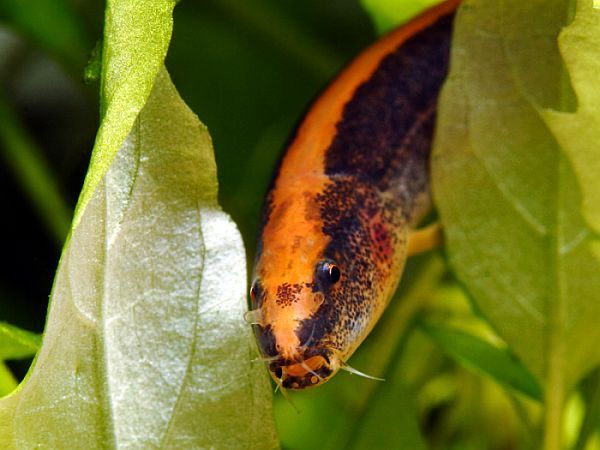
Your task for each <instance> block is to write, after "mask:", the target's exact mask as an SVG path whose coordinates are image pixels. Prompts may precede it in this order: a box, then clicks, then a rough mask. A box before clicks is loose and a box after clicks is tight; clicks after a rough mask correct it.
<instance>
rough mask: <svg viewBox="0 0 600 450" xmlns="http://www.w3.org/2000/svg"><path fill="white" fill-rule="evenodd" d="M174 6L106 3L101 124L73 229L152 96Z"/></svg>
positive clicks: (160, 0)
mask: <svg viewBox="0 0 600 450" xmlns="http://www.w3.org/2000/svg"><path fill="white" fill-rule="evenodd" d="M174 7H175V0H136V1H130V0H108V1H107V4H106V14H105V20H104V38H103V48H102V74H101V77H100V97H101V98H100V105H101V111H100V112H101V114H100V115H101V122H100V128H99V129H98V134H97V135H96V142H95V143H94V149H93V151H92V160H91V163H90V169H89V170H88V173H87V176H86V178H85V182H84V186H83V190H82V191H81V196H80V199H79V202H78V203H77V208H76V210H75V217H74V219H73V227H74V228H75V227H77V226H78V224H79V221H80V220H81V216H82V214H83V211H84V210H85V208H86V206H87V204H88V202H89V201H90V199H91V198H92V196H93V195H94V192H95V190H96V187H97V186H98V184H99V183H100V182H101V180H102V178H103V177H104V174H105V173H106V171H107V170H108V167H109V166H110V163H111V162H112V160H113V158H114V157H115V155H116V153H117V150H118V149H119V147H120V146H121V144H122V143H123V141H124V140H125V138H126V136H127V135H128V134H129V132H130V131H131V128H132V126H133V123H134V121H135V119H136V117H137V115H138V113H139V112H140V110H141V109H142V108H143V106H144V104H145V103H146V99H147V98H148V95H150V90H151V89H152V86H153V83H154V78H155V77H156V74H157V73H158V70H159V68H160V67H161V66H162V64H163V62H164V60H165V56H166V54H167V49H168V47H169V41H170V40H171V32H172V29H173V17H172V13H173V8H174Z"/></svg>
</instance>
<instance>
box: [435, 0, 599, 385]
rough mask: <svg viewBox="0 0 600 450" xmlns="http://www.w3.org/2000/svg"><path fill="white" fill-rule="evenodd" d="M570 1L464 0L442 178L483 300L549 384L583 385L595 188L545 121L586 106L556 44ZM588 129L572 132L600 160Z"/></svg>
mask: <svg viewBox="0 0 600 450" xmlns="http://www.w3.org/2000/svg"><path fill="white" fill-rule="evenodd" d="M568 3H569V2H567V1H562V0H553V1H552V2H550V3H548V2H547V1H542V0H539V1H536V2H527V3H523V2H520V1H517V0H513V1H504V2H501V1H471V2H467V3H465V4H464V7H463V8H462V9H461V12H460V13H459V17H458V21H457V25H456V34H455V44H454V45H455V47H454V51H453V57H454V60H453V66H452V71H451V73H450V77H449V81H448V83H447V85H446V87H445V89H444V92H443V94H442V97H441V101H440V115H439V122H438V133H437V136H436V148H435V153H434V158H433V183H434V191H435V197H436V202H437V205H438V208H439V210H440V214H441V218H442V221H443V223H444V227H445V231H446V234H447V238H448V250H449V256H450V261H451V264H452V266H453V268H454V269H455V271H456V272H457V274H458V276H459V278H460V279H461V280H462V281H463V282H464V284H465V285H466V286H467V288H468V289H469V291H470V292H471V294H472V295H473V297H474V299H475V300H476V302H477V304H478V306H479V307H480V308H481V310H482V311H483V313H484V314H485V315H486V316H487V317H488V318H489V319H490V321H491V322H492V324H493V325H494V326H495V327H496V329H497V330H498V331H499V333H500V335H501V336H502V337H503V338H504V339H505V340H506V342H507V343H508V344H509V346H510V347H511V348H513V349H514V351H515V352H516V353H517V355H518V356H519V357H520V358H521V359H522V360H523V361H524V362H525V363H526V365H527V366H528V367H529V369H530V370H531V371H532V372H533V373H534V374H535V375H536V376H537V377H538V378H539V379H540V380H546V378H547V377H548V376H549V373H550V372H552V371H553V370H557V371H559V372H560V374H561V375H562V379H563V382H562V383H564V384H565V386H572V385H573V384H574V383H576V382H577V380H579V379H580V378H581V376H582V375H583V374H584V373H586V372H587V371H588V370H590V369H591V368H592V367H594V366H595V365H597V364H598V362H600V347H598V346H597V345H595V342H596V341H597V340H598V339H600V328H598V327H597V323H596V322H597V317H598V316H599V315H600V302H598V301H597V300H598V291H599V289H600V260H599V257H598V256H599V255H598V254H597V253H595V252H594V248H596V247H597V246H598V244H599V241H598V239H597V236H596V235H595V234H594V233H593V230H592V229H591V228H590V226H589V225H588V224H586V222H585V221H584V219H583V215H582V201H583V197H582V192H585V191H586V190H593V188H592V187H590V186H589V182H588V181H587V180H586V178H584V177H582V176H580V175H579V174H578V173H577V172H575V171H574V170H573V168H572V166H571V165H570V164H569V161H568V160H567V158H565V151H566V148H565V145H566V139H567V137H566V136H565V137H564V141H557V139H556V135H555V134H554V133H553V132H552V130H551V129H549V128H548V126H547V125H546V122H545V120H544V119H545V117H546V116H547V108H555V109H556V108H571V105H573V104H574V101H573V99H572V98H571V97H572V95H573V93H572V90H571V89H570V87H569V85H568V82H567V81H568V74H567V73H565V72H564V70H565V68H564V66H563V64H562V60H561V59H560V56H559V54H558V49H557V46H556V42H555V37H556V36H557V34H558V32H559V30H560V29H561V27H563V26H564V25H565V24H566V22H567V20H568V8H567V7H568ZM587 14H596V15H597V14H598V13H597V12H594V11H593V10H592V9H591V5H589V4H588V8H580V9H579V11H578V15H584V16H585V15H587ZM589 45H593V41H591V42H590V44H589ZM596 49H597V55H596V57H600V54H598V53H600V52H599V51H598V48H597V47H596ZM532 61H534V62H535V64H532ZM580 62H581V63H583V61H580ZM565 78H567V80H566V81H565ZM577 100H578V101H579V102H581V98H579V97H578V98H577ZM596 131H599V130H598V129H597V128H596ZM588 137H589V136H588V135H581V134H577V133H574V134H571V135H570V136H569V137H568V140H569V142H572V143H574V142H577V141H579V142H578V144H577V145H580V146H583V147H585V146H587V148H588V151H589V154H590V155H595V158H596V159H597V158H598V157H599V156H600V151H599V150H598V147H597V145H596V142H595V141H590V140H588V139H587V138H588ZM573 145H575V144H573ZM567 349H568V351H567ZM554 364H557V365H558V367H554V366H553V365H554ZM553 367H554V369H553Z"/></svg>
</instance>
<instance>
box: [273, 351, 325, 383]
mask: <svg viewBox="0 0 600 450" xmlns="http://www.w3.org/2000/svg"><path fill="white" fill-rule="evenodd" d="M311 353H312V355H306V354H305V355H304V357H303V358H300V359H295V360H284V359H278V360H276V361H273V362H271V364H269V372H270V373H271V376H272V377H273V379H274V380H275V382H276V383H277V384H278V385H279V386H281V387H282V388H286V389H297V390H300V389H306V388H309V387H314V386H318V385H320V384H323V383H325V382H326V381H327V380H329V379H330V378H331V376H332V375H333V374H334V373H335V372H336V370H335V368H334V367H332V364H331V362H330V358H329V355H328V353H329V352H328V351H327V350H319V351H317V354H315V351H312V352H311Z"/></svg>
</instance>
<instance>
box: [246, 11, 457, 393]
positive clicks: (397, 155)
mask: <svg viewBox="0 0 600 450" xmlns="http://www.w3.org/2000/svg"><path fill="white" fill-rule="evenodd" d="M458 3H459V1H458V0H451V1H446V2H444V3H442V4H440V5H438V6H437V7H434V8H432V9H430V10H429V11H427V12H425V13H424V14H422V15H421V16H419V17H418V18H416V19H415V20H413V21H412V22H410V23H408V24H407V25H405V26H403V27H401V28H399V29H397V30H395V31H393V32H392V33H390V34H388V35H386V36H384V37H383V38H382V39H381V40H379V41H378V42H376V43H375V44H374V45H373V46H371V47H370V48H368V49H367V50H366V51H364V52H363V53H362V54H361V55H359V56H358V57H357V58H356V59H355V60H354V61H353V62H352V63H351V64H350V65H349V66H348V67H347V68H346V69H344V70H343V71H342V72H341V74H340V75H339V76H338V77H337V78H336V79H335V80H334V81H333V82H332V83H331V84H330V85H329V86H328V87H327V88H326V90H325V91H324V92H323V94H322V95H321V96H320V97H319V98H318V99H317V100H316V102H315V103H314V104H313V106H312V107H311V109H310V110H309V111H308V113H307V114H306V116H305V117H304V119H303V120H302V122H301V123H300V125H299V127H298V128H297V130H296V132H295V135H294V136H293V137H292V139H291V141H290V143H289V145H288V147H287V149H286V153H285V155H284V157H283V159H282V161H281V164H280V166H279V169H278V173H277V174H276V176H275V180H274V183H273V185H272V187H271V189H270V191H269V193H268V196H267V199H266V204H265V206H264V211H263V218H262V231H261V236H260V241H259V246H258V253H257V259H256V265H255V269H254V279H253V283H252V287H251V292H250V295H251V298H252V308H253V310H252V311H251V312H250V313H249V318H250V322H252V323H253V324H254V328H255V333H256V336H257V339H258V343H259V347H260V349H261V352H262V353H263V356H264V357H265V360H266V361H267V362H268V364H269V371H270V373H271V375H272V377H273V378H274V379H275V381H276V382H277V383H278V385H279V386H281V387H282V388H291V389H302V388H306V387H309V386H316V385H318V384H321V383H323V382H324V381H326V380H328V379H329V378H331V377H332V376H333V375H334V374H335V373H336V372H337V371H338V370H339V369H340V368H343V367H344V366H345V365H346V361H347V360H348V358H349V357H350V355H352V353H353V352H354V351H355V350H356V348H357V347H358V346H359V344H360V343H361V342H362V341H363V339H364V338H365V337H366V336H367V334H368V333H369V332H370V331H371V329H372V328H373V326H374V325H375V323H376V322H377V320H378V319H379V317H380V316H381V314H382V313H383V310H384V309H385V307H386V306H387V304H388V302H389V300H390V298H391V296H392V295H393V293H394V291H395V289H396V287H397V284H398V282H399V280H400V277H401V274H402V269H403V267H404V262H405V260H406V257H407V254H408V253H409V244H410V242H409V241H410V240H411V231H410V230H411V229H412V228H413V227H414V226H415V225H417V224H418V222H419V221H420V220H421V219H422V217H423V215H424V214H425V212H426V211H427V210H428V207H429V193H428V184H429V182H428V158H429V153H430V146H431V140H432V134H433V126H434V120H435V111H436V103H437V97H438V93H439V90H440V87H441V85H442V83H443V81H444V78H445V76H446V73H447V69H448V60H449V44H450V36H451V32H452V21H453V13H454V10H455V9H456V7H457V5H458Z"/></svg>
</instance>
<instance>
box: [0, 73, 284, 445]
mask: <svg viewBox="0 0 600 450" xmlns="http://www.w3.org/2000/svg"><path fill="white" fill-rule="evenodd" d="M215 169H216V167H215V163H214V158H213V153H212V146H211V141H210V136H209V135H208V132H207V130H206V128H205V127H204V126H203V125H202V124H201V123H200V122H199V121H198V119H197V118H196V116H195V115H194V114H193V113H192V112H191V111H190V110H189V109H188V108H187V107H186V105H185V104H184V103H183V101H182V100H181V99H180V98H179V96H178V94H177V92H176V91H175V88H174V87H173V85H172V83H171V81H170V79H169V77H168V75H167V73H166V71H165V70H164V69H163V70H161V72H160V73H159V75H158V78H157V80H156V84H155V87H154V89H153V91H152V94H151V95H150V97H149V99H148V102H147V104H146V106H145V107H144V109H143V110H142V111H141V112H140V114H139V116H138V118H137V120H136V122H135V124H134V127H133V130H132V131H131V133H130V134H129V137H128V138H127V140H126V141H125V143H124V145H123V146H122V148H121V150H120V151H119V153H118V155H117V157H116V159H115V160H114V162H113V164H112V165H111V167H110V169H109V170H108V172H107V174H106V177H105V179H104V181H102V183H100V185H99V186H98V189H97V190H96V191H95V193H94V195H93V196H92V197H91V199H90V202H89V205H88V207H87V208H86V209H85V211H84V213H83V215H82V217H81V221H80V223H79V226H77V227H76V228H75V229H74V230H73V231H72V235H71V237H70V240H69V242H68V243H67V245H66V247H65V249H64V252H63V255H62V257H61V261H60V265H59V270H58V274H57V277H56V280H55V283H54V288H53V293H52V302H51V307H50V311H49V317H48V323H47V326H46V331H45V334H44V340H43V344H42V347H41V349H40V352H39V354H38V357H37V360H36V362H35V365H34V368H33V370H32V371H31V373H30V375H29V377H28V378H27V379H26V381H25V382H24V383H23V384H22V385H21V386H20V387H19V389H18V390H17V391H16V392H15V393H14V394H12V395H11V396H9V397H7V398H5V399H3V400H1V401H0V447H1V448H35V447H37V446H39V445H43V446H47V447H49V448H239V447H241V446H242V447H243V446H247V447H249V448H273V447H276V446H277V443H276V440H275V433H274V425H273V422H272V418H271V409H270V408H271V405H270V403H271V393H270V388H269V384H268V381H267V378H266V374H265V372H264V368H263V367H261V365H257V364H252V363H251V359H252V358H253V357H254V342H253V340H252V337H251V333H250V330H249V327H248V326H247V325H246V324H245V322H244V321H243V312H244V310H245V309H246V294H245V279H246V268H245V260H244V248H243V245H242V241H241V238H240V235H239V233H238V231H237V229H236V227H235V225H234V224H233V222H232V221H231V219H229V217H228V216H227V215H226V214H225V213H223V212H222V211H221V210H220V208H219V206H218V204H217V202H216V195H217V190H216V189H217V182H216V171H215Z"/></svg>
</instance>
